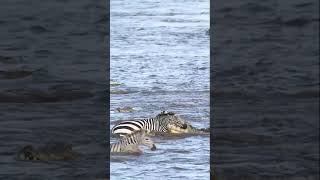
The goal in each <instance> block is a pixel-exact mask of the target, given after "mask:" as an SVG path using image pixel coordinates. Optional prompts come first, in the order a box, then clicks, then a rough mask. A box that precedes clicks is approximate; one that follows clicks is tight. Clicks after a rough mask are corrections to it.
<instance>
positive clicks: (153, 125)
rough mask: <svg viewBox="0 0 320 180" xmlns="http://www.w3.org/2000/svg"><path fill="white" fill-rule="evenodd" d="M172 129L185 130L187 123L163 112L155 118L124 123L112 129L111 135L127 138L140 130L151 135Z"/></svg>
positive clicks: (172, 114) (171, 113) (173, 114)
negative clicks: (151, 133)
mask: <svg viewBox="0 0 320 180" xmlns="http://www.w3.org/2000/svg"><path fill="white" fill-rule="evenodd" d="M171 127H173V128H175V127H177V128H183V129H185V128H187V123H186V122H185V121H184V120H183V119H181V118H180V117H179V116H177V115H175V113H173V112H167V111H162V112H161V113H160V114H158V115H157V116H156V117H155V118H149V119H141V120H128V121H122V122H120V123H118V124H117V125H115V126H114V127H113V128H112V130H111V133H112V134H113V135H119V136H126V135H128V134H132V133H133V132H135V131H140V130H144V131H146V132H147V133H149V134H150V132H161V133H166V132H168V131H170V128H171Z"/></svg>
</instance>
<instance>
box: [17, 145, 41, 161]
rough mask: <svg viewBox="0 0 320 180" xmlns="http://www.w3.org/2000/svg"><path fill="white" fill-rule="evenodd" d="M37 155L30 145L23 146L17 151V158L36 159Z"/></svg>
mask: <svg viewBox="0 0 320 180" xmlns="http://www.w3.org/2000/svg"><path fill="white" fill-rule="evenodd" d="M37 156H38V153H37V151H36V150H35V149H34V148H33V146H31V145H28V146H25V147H24V148H23V149H22V150H21V151H20V152H19V153H18V159H19V160H38V158H37Z"/></svg>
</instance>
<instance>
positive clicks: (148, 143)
mask: <svg viewBox="0 0 320 180" xmlns="http://www.w3.org/2000/svg"><path fill="white" fill-rule="evenodd" d="M142 144H143V145H145V146H147V147H149V148H150V149H151V151H155V150H156V149H157V147H156V145H155V144H154V142H153V140H152V139H151V138H150V137H148V136H144V137H143V139H142Z"/></svg>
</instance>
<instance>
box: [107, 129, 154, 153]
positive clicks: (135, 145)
mask: <svg viewBox="0 0 320 180" xmlns="http://www.w3.org/2000/svg"><path fill="white" fill-rule="evenodd" d="M139 145H145V146H147V147H149V148H150V149H151V150H152V151H154V150H156V149H157V148H156V145H155V144H154V142H153V140H152V139H151V138H150V137H148V136H146V134H145V132H144V131H136V132H133V133H132V134H130V135H127V136H123V137H122V138H121V139H120V141H119V142H117V143H113V144H110V152H111V153H115V152H117V153H138V154H141V153H142V151H141V150H140V149H139Z"/></svg>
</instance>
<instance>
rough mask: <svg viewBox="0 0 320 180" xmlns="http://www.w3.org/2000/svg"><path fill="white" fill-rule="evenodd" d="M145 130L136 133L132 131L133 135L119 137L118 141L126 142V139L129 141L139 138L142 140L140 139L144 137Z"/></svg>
mask: <svg viewBox="0 0 320 180" xmlns="http://www.w3.org/2000/svg"><path fill="white" fill-rule="evenodd" d="M145 133H146V132H145V130H143V129H140V130H138V131H133V133H132V134H127V135H125V136H121V137H120V141H128V139H130V138H132V137H133V138H134V137H139V138H142V137H144V136H145Z"/></svg>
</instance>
